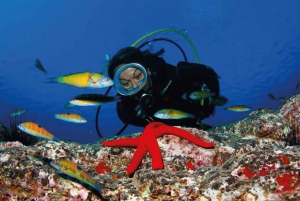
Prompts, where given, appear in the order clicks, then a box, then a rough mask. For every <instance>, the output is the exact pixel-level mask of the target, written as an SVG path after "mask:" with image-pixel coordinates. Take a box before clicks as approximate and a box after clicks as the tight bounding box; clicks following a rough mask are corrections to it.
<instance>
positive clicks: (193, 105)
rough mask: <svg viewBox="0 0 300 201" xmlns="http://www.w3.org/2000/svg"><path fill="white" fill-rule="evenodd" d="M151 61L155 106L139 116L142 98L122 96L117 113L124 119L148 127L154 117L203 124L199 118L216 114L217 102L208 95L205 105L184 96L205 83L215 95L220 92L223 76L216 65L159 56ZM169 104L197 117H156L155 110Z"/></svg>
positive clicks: (192, 124) (183, 123)
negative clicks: (171, 60)
mask: <svg viewBox="0 0 300 201" xmlns="http://www.w3.org/2000/svg"><path fill="white" fill-rule="evenodd" d="M150 63H151V66H150V67H149V69H150V72H151V75H150V77H151V80H152V84H153V87H152V89H153V90H152V95H153V97H154V103H153V105H152V106H151V107H149V108H145V112H146V116H145V117H138V116H137V112H136V108H137V106H138V105H139V101H138V100H137V99H135V98H133V97H127V96H124V97H122V101H121V102H118V103H117V113H118V116H119V118H120V119H121V121H122V122H124V123H129V124H132V125H135V126H142V127H145V126H146V125H147V124H148V123H149V122H148V120H149V119H150V118H149V117H151V118H152V119H153V120H154V121H159V122H163V123H165V124H168V125H178V126H186V127H199V125H197V122H199V121H200V120H202V119H204V118H207V117H209V116H210V115H213V114H214V110H215V106H214V105H213V104H209V101H208V99H205V101H204V104H203V106H202V105H201V102H200V101H199V100H198V101H195V100H191V99H183V98H182V95H183V94H184V93H188V94H189V93H191V92H193V91H197V90H198V91H199V90H201V88H202V86H203V84H205V85H206V87H207V88H208V89H209V90H210V91H211V93H212V94H213V96H212V97H213V98H215V97H217V96H219V91H220V89H219V80H218V79H219V76H218V75H217V74H216V73H215V71H214V70H213V69H212V68H210V67H207V66H205V65H201V64H191V63H186V62H179V63H178V65H177V67H175V66H172V65H170V64H167V63H166V62H165V61H164V60H163V59H162V58H159V57H156V58H153V59H152V60H151V62H150ZM166 108H168V109H170V108H172V109H178V110H181V111H183V112H187V113H189V114H193V115H194V116H195V117H194V118H183V119H158V118H155V117H154V113H156V112H157V111H158V110H161V109H166Z"/></svg>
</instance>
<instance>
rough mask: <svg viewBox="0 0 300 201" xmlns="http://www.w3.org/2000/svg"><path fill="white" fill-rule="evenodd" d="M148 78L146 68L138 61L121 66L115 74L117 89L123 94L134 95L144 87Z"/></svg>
mask: <svg viewBox="0 0 300 201" xmlns="http://www.w3.org/2000/svg"><path fill="white" fill-rule="evenodd" d="M147 80H148V74H147V71H146V69H145V68H144V67H143V66H142V65H140V64H138V63H129V64H125V65H123V66H121V68H119V69H118V70H117V72H116V73H115V76H114V83H115V89H116V91H117V92H118V93H119V94H121V95H123V96H130V95H134V94H136V93H137V92H139V91H140V90H141V89H143V88H144V86H145V84H146V83H147Z"/></svg>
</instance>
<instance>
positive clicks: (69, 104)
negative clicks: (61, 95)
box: [65, 102, 75, 109]
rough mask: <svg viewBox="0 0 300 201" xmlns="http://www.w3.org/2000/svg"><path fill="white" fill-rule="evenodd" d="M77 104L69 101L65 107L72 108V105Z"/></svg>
mask: <svg viewBox="0 0 300 201" xmlns="http://www.w3.org/2000/svg"><path fill="white" fill-rule="evenodd" d="M74 106H75V105H73V104H72V103H70V102H69V103H67V104H66V105H65V108H66V109H70V108H72V107H74Z"/></svg>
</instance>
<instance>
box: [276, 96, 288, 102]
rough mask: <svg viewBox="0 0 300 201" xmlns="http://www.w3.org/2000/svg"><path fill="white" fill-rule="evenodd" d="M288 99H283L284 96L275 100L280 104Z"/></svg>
mask: <svg viewBox="0 0 300 201" xmlns="http://www.w3.org/2000/svg"><path fill="white" fill-rule="evenodd" d="M287 99H288V98H287V97H285V96H280V97H279V98H278V99H277V100H278V101H280V102H284V101H286V100H287Z"/></svg>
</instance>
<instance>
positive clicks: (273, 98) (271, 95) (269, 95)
mask: <svg viewBox="0 0 300 201" xmlns="http://www.w3.org/2000/svg"><path fill="white" fill-rule="evenodd" d="M268 97H269V98H270V99H272V100H277V99H276V98H275V96H274V95H273V94H270V93H269V94H268Z"/></svg>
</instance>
